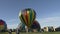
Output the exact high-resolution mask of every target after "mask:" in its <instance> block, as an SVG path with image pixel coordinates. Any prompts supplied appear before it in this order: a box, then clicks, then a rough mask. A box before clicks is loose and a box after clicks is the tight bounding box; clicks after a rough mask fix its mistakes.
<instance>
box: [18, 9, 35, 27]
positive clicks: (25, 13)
mask: <svg viewBox="0 0 60 34" xmlns="http://www.w3.org/2000/svg"><path fill="white" fill-rule="evenodd" d="M19 18H20V20H21V22H22V23H24V24H25V25H27V26H28V27H30V26H31V24H32V23H33V21H34V20H35V18H36V13H35V11H34V10H33V9H31V8H27V9H24V10H22V11H20V13H19Z"/></svg>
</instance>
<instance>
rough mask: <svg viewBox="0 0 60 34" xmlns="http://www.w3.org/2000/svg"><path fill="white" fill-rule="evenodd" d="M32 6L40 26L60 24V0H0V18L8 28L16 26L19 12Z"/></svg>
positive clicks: (18, 20) (18, 21)
mask: <svg viewBox="0 0 60 34" xmlns="http://www.w3.org/2000/svg"><path fill="white" fill-rule="evenodd" d="M25 8H32V9H34V10H35V12H36V20H37V21H38V22H39V23H40V25H41V27H42V28H43V27H45V26H54V27H59V26H60V0H0V19H2V20H4V21H5V22H6V23H7V27H8V28H12V29H13V28H17V26H18V24H19V23H20V22H21V21H20V19H19V12H20V10H22V9H25Z"/></svg>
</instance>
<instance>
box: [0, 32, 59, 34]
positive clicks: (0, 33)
mask: <svg viewBox="0 0 60 34" xmlns="http://www.w3.org/2000/svg"><path fill="white" fill-rule="evenodd" d="M0 34H8V32H0ZM12 34H16V33H15V32H12ZM20 34H60V32H42V33H40V32H37V33H33V32H29V33H24V32H23V33H22V32H21V33H20Z"/></svg>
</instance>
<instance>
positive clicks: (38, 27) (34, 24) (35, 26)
mask: <svg viewBox="0 0 60 34" xmlns="http://www.w3.org/2000/svg"><path fill="white" fill-rule="evenodd" d="M31 28H32V29H37V30H39V29H40V28H41V27H40V24H39V23H38V22H37V21H36V20H35V21H34V22H33V24H32V25H31Z"/></svg>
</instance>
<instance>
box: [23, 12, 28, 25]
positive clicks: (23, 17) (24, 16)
mask: <svg viewBox="0 0 60 34" xmlns="http://www.w3.org/2000/svg"><path fill="white" fill-rule="evenodd" d="M25 15H26V11H25V14H24V15H23V19H24V21H25V23H26V25H27V24H28V23H27V20H26V17H25Z"/></svg>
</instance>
